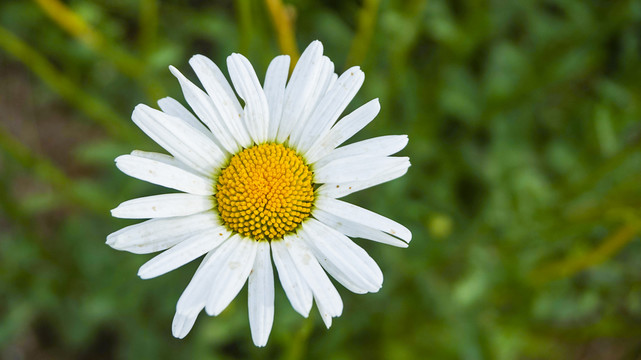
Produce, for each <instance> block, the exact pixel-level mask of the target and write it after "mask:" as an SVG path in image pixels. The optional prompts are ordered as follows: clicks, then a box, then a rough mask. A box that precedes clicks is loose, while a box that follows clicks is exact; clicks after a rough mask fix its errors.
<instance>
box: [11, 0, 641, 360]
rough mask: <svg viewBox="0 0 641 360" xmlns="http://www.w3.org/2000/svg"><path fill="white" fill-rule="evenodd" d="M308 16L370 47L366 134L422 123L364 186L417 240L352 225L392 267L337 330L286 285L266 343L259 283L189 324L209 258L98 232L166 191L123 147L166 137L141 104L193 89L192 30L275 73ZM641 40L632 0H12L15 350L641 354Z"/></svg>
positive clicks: (81, 354) (355, 54)
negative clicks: (155, 249) (179, 258)
mask: <svg viewBox="0 0 641 360" xmlns="http://www.w3.org/2000/svg"><path fill="white" fill-rule="evenodd" d="M314 39H320V40H321V41H322V42H323V43H324V45H325V53H326V54H327V55H328V56H329V57H330V58H331V59H332V60H333V61H334V62H335V64H336V69H337V71H339V72H342V71H343V70H345V69H346V68H347V67H348V66H351V65H355V64H358V65H360V66H362V68H363V69H364V71H365V74H366V80H365V84H364V86H363V88H362V89H361V91H360V93H359V95H358V96H357V98H356V99H355V101H353V102H352V104H351V106H350V109H354V108H356V107H357V106H358V105H360V104H363V103H364V102H366V101H368V100H369V99H372V98H375V97H378V98H380V101H381V104H382V111H381V113H380V114H379V116H378V117H377V119H376V120H375V121H374V122H373V123H372V124H371V125H370V126H368V127H367V128H366V129H365V130H363V131H362V132H361V133H360V134H359V135H358V136H357V137H356V139H363V138H367V137H373V136H381V135H386V134H409V135H410V143H409V145H408V146H407V148H406V149H405V150H403V151H402V153H401V154H402V155H407V156H410V157H411V160H412V164H413V166H412V167H411V168H410V171H409V172H408V174H407V175H406V176H405V177H403V178H401V179H398V180H395V181H393V182H391V183H387V184H384V185H380V186H377V187H375V188H373V189H369V190H365V191H362V192H360V193H357V194H354V195H350V197H349V198H348V199H349V200H350V201H352V202H354V203H356V204H358V205H361V206H364V207H367V208H370V209H372V210H374V211H376V212H379V213H381V214H383V215H386V216H389V217H391V218H394V219H395V220H397V221H399V222H401V223H403V224H405V225H406V226H408V227H409V228H410V229H411V230H412V232H413V234H414V240H413V241H412V243H411V246H410V247H409V248H408V249H398V248H392V247H388V246H384V245H380V244H375V243H371V242H367V241H364V240H357V242H358V243H359V244H361V245H362V246H363V247H365V249H366V250H367V251H368V252H369V253H370V254H371V255H372V256H373V257H374V258H375V259H376V260H377V261H378V263H379V264H380V266H381V268H382V269H383V272H384V274H385V284H384V286H383V288H382V290H381V291H380V292H379V293H376V294H369V295H355V294H352V293H350V292H348V291H346V290H345V289H343V288H340V287H339V291H340V292H341V294H342V296H343V300H344V303H345V310H344V314H343V316H342V317H340V318H338V319H337V320H335V321H334V325H333V327H332V328H331V329H330V330H329V331H328V330H326V329H325V328H324V326H323V325H322V322H321V321H320V318H319V316H318V315H317V313H316V311H315V310H312V315H311V316H310V318H309V319H303V318H302V317H300V316H299V315H298V314H296V313H295V312H294V311H293V310H292V309H291V307H290V305H289V303H288V301H287V299H286V298H285V296H284V294H283V291H282V289H280V285H277V286H278V287H277V291H276V294H277V295H276V318H275V324H274V329H273V331H272V334H271V338H270V341H269V344H268V346H267V347H266V348H264V349H257V348H255V347H254V346H253V344H252V342H251V338H250V332H249V325H248V319H247V305H246V290H243V291H242V292H241V294H240V295H239V297H238V298H237V299H236V300H235V301H234V302H233V303H232V305H231V306H230V307H229V308H228V309H227V310H226V311H225V312H223V314H221V315H220V316H219V317H217V318H209V317H207V316H204V315H203V314H201V317H200V318H199V320H198V321H197V323H196V326H195V328H194V329H193V331H192V332H191V333H190V334H189V336H188V337H187V338H186V339H185V340H177V339H174V338H173V337H172V336H171V321H172V317H173V312H174V309H175V304H176V301H177V299H178V297H179V296H180V294H181V292H182V290H183V289H184V287H185V286H186V285H187V283H188V281H189V279H190V278H191V275H192V274H193V272H194V270H195V268H196V266H197V264H196V263H194V264H190V265H188V266H185V267H184V268H181V269H178V270H176V271H174V272H172V273H170V274H168V275H165V276H162V277H159V278H156V279H153V280H148V281H143V280H140V279H139V278H137V277H136V272H137V268H138V267H139V266H140V265H142V264H143V263H144V262H145V261H146V260H147V259H148V258H151V256H152V255H149V256H140V255H132V254H129V253H123V252H117V251H114V250H112V249H111V248H109V247H108V246H106V245H105V244H104V242H105V237H106V236H107V234H109V233H111V232H113V231H116V230H117V229H119V228H121V227H123V226H126V225H129V224H132V223H134V221H125V220H118V219H113V218H111V217H110V215H109V209H111V208H113V207H115V206H116V205H117V204H118V203H120V202H121V201H124V200H127V199H130V198H133V197H137V196H144V195H150V194H156V193H160V192H162V191H163V189H162V188H160V187H157V186H154V185H150V184H148V183H144V182H142V181H138V180H135V179H132V178H129V177H127V176H125V175H123V174H121V173H120V172H118V171H117V169H116V167H115V166H114V163H113V159H114V158H115V157H116V156H118V155H120V154H124V153H128V152H130V151H131V150H132V149H141V150H156V151H158V150H160V148H159V147H158V146H157V145H155V144H154V143H152V142H151V141H150V140H149V139H147V138H146V137H145V136H144V134H143V133H142V132H141V131H139V130H138V129H137V128H135V126H134V125H133V123H132V122H131V121H130V114H131V111H132V109H133V107H134V106H135V105H136V104H138V103H146V104H150V105H153V104H155V101H156V100H157V99H159V98H161V97H164V96H173V97H175V98H177V99H181V100H182V99H183V98H182V95H181V93H180V87H179V85H178V83H177V82H176V81H175V79H174V78H173V77H172V76H171V74H170V73H169V71H168V70H167V66H168V65H169V64H173V65H175V66H177V67H178V68H179V69H181V70H183V71H184V72H185V73H186V74H189V76H190V77H191V78H192V79H194V80H195V76H194V74H193V73H192V72H191V70H190V69H189V66H188V64H187V61H188V59H189V57H190V56H191V55H192V54H195V53H201V54H204V55H207V56H209V57H211V58H212V59H214V61H215V62H216V63H218V64H220V65H221V67H223V68H224V67H225V66H224V64H225V58H226V56H227V55H229V54H230V53H231V52H240V53H243V54H244V55H246V56H248V57H249V58H250V59H251V61H252V63H253V64H254V65H255V67H256V69H257V72H258V73H259V74H260V75H259V76H261V78H262V76H263V74H264V72H265V69H266V67H267V65H268V63H269V61H270V59H271V58H272V57H274V56H276V55H278V54H280V53H288V54H292V55H295V54H296V53H297V51H300V49H303V48H304V47H305V46H306V45H307V44H308V43H309V42H310V41H311V40H314ZM640 60H641V2H640V1H632V0H617V1H606V0H589V1H585V0H545V1H543V0H540V1H539V0H522V1H501V0H456V1H445V0H426V1H423V0H408V1H402V0H361V1H353V0H349V1H340V0H333V1H311V0H287V1H286V3H284V4H283V3H281V2H280V0H265V1H262V0H238V1H232V0H226V1H178V0H172V1H162V2H161V1H155V0H140V1H125V0H99V1H79V0H72V1H61V0H35V1H26V0H25V1H22V0H21V1H17V0H2V1H1V2H0V349H1V350H0V358H3V359H73V358H78V359H113V358H134V359H151V358H154V359H160V358H173V359H187V358H203V359H235V358H246V357H252V358H263V359H266V358H282V359H313V358H319V359H359V358H368V359H424V358H431V359H638V358H640V357H641V242H640V241H639V240H640V231H641V207H640V205H641V151H640V150H641V121H640V119H641V101H640V99H641V98H640V96H641V62H640ZM348 110H349V109H348Z"/></svg>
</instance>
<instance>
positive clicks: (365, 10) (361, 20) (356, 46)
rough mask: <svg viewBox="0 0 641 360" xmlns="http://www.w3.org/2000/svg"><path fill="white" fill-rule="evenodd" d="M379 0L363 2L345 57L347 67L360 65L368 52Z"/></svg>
mask: <svg viewBox="0 0 641 360" xmlns="http://www.w3.org/2000/svg"><path fill="white" fill-rule="evenodd" d="M379 3H380V1H379V0H365V1H364V3H363V7H362V8H361V10H360V11H359V13H358V29H357V31H356V35H354V39H353V40H352V47H351V48H350V51H349V55H348V56H347V66H353V65H358V64H361V63H362V62H363V61H364V60H365V57H366V56H367V53H368V51H369V47H370V44H371V43H372V36H373V35H374V28H375V27H376V18H377V15H378V5H379Z"/></svg>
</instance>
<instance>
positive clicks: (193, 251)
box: [138, 226, 231, 279]
mask: <svg viewBox="0 0 641 360" xmlns="http://www.w3.org/2000/svg"><path fill="white" fill-rule="evenodd" d="M230 236H231V233H230V232H229V231H228V230H227V229H225V227H224V226H220V227H218V228H212V229H209V230H206V231H203V232H201V233H198V234H196V235H193V236H191V237H190V238H187V239H185V240H184V241H182V242H180V243H179V244H177V245H176V246H174V247H172V248H170V249H169V250H165V251H164V252H163V253H161V254H160V255H156V257H154V258H153V259H151V260H149V261H147V262H146V263H145V264H144V265H143V266H141V267H140V269H139V270H138V276H140V277H141V278H142V279H151V278H154V277H156V276H160V275H163V274H165V273H168V272H170V271H172V270H175V269H177V268H179V267H181V266H183V265H185V264H187V263H189V262H191V261H193V260H194V259H196V258H199V257H201V256H202V255H204V254H206V253H207V252H209V251H210V250H212V249H214V248H216V247H217V246H218V245H220V244H221V243H222V242H223V241H225V240H226V239H228V238H229V237H230Z"/></svg>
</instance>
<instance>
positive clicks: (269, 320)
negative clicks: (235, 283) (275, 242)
mask: <svg viewBox="0 0 641 360" xmlns="http://www.w3.org/2000/svg"><path fill="white" fill-rule="evenodd" d="M257 247H258V249H257V251H256V259H255V260H254V267H253V269H252V272H251V274H250V275H249V281H248V283H249V285H248V294H249V295H248V310H249V327H250V329H251V334H252V339H253V340H254V344H255V345H256V346H265V345H267V339H269V333H270V332H271V330H272V325H273V323H274V270H273V269H272V260H271V256H270V255H269V242H267V241H259V242H258V245H257Z"/></svg>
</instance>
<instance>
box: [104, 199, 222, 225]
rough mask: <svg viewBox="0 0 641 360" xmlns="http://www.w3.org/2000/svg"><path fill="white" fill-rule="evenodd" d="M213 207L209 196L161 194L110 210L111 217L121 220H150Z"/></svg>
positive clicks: (194, 212) (128, 202)
mask: <svg viewBox="0 0 641 360" xmlns="http://www.w3.org/2000/svg"><path fill="white" fill-rule="evenodd" d="M213 207H214V201H213V199H212V197H211V196H202V195H193V194H162V195H153V196H146V197H141V198H137V199H132V200H128V201H125V202H123V203H121V204H120V205H118V207H117V208H115V209H113V210H111V216H113V217H117V218H123V219H150V218H164V217H172V216H185V215H192V214H196V213H199V212H201V211H205V210H209V209H211V208H213Z"/></svg>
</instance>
